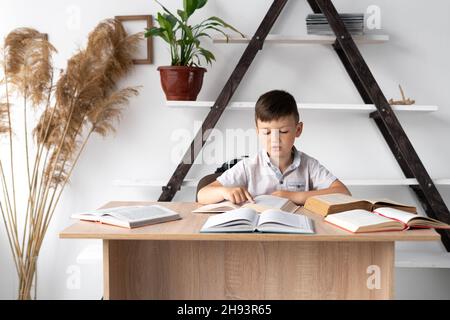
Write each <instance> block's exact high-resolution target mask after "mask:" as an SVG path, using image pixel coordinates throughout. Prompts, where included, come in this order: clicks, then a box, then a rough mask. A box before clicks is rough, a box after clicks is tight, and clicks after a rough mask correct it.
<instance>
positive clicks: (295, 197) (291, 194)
mask: <svg viewBox="0 0 450 320" xmlns="http://www.w3.org/2000/svg"><path fill="white" fill-rule="evenodd" d="M272 195H273V196H277V197H281V198H286V199H289V200H291V201H293V202H295V203H296V204H300V205H303V204H304V203H305V201H306V198H307V192H304V191H285V190H277V191H275V192H272Z"/></svg>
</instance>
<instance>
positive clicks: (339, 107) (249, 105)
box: [166, 101, 439, 112]
mask: <svg viewBox="0 0 450 320" xmlns="http://www.w3.org/2000/svg"><path fill="white" fill-rule="evenodd" d="M255 103H256V102H231V103H230V104H229V105H228V106H227V108H226V109H225V110H254V109H255ZM213 105H214V101H166V106H167V107H170V108H180V109H186V108H191V109H209V108H211V107H212V106H213ZM298 108H299V109H300V110H335V111H368V112H371V111H375V110H376V107H375V106H374V105H373V104H319V103H301V104H298ZM392 109H393V110H394V111H411V112H434V111H438V110H439V107H437V106H422V105H394V106H392Z"/></svg>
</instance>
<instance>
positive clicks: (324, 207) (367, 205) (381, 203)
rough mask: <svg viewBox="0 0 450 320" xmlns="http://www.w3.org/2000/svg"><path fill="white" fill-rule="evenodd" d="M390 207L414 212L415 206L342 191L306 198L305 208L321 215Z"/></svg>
mask: <svg viewBox="0 0 450 320" xmlns="http://www.w3.org/2000/svg"><path fill="white" fill-rule="evenodd" d="M382 207H390V208H394V209H399V210H402V211H407V212H410V213H416V212H417V210H416V207H414V206H409V205H406V204H402V203H399V202H396V201H393V200H389V199H376V200H370V199H358V198H354V197H352V196H349V195H346V194H343V193H332V194H323V195H318V196H312V197H309V198H308V199H306V202H305V209H307V210H309V211H312V212H314V213H318V214H320V215H322V216H327V215H328V214H332V213H333V214H335V213H338V212H343V211H349V210H353V209H362V210H367V211H373V210H375V209H377V208H382Z"/></svg>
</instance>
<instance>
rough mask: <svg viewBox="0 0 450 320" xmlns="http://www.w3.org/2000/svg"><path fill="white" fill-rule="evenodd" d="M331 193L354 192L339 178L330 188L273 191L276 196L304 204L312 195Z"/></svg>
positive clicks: (348, 193)
mask: <svg viewBox="0 0 450 320" xmlns="http://www.w3.org/2000/svg"><path fill="white" fill-rule="evenodd" d="M329 193H344V194H347V195H349V196H351V195H352V194H351V193H350V191H349V190H348V189H347V187H346V186H345V184H343V183H342V182H341V181H339V180H335V181H334V182H333V183H332V184H331V185H330V186H329V187H328V188H325V189H320V190H314V191H284V190H279V191H275V192H273V193H272V195H274V196H278V197H283V198H287V199H289V200H291V201H293V202H295V203H296V204H298V205H304V204H305V201H306V199H308V198H309V197H312V196H317V195H320V194H329Z"/></svg>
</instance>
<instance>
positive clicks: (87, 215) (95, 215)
mask: <svg viewBox="0 0 450 320" xmlns="http://www.w3.org/2000/svg"><path fill="white" fill-rule="evenodd" d="M141 207H143V206H129V207H126V206H121V207H113V208H107V209H97V210H90V211H85V212H80V213H75V214H72V215H71V216H70V217H71V218H73V219H86V220H94V221H98V219H99V218H100V217H101V216H105V215H109V214H110V213H112V212H115V211H116V212H120V211H123V210H130V209H135V208H141Z"/></svg>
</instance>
